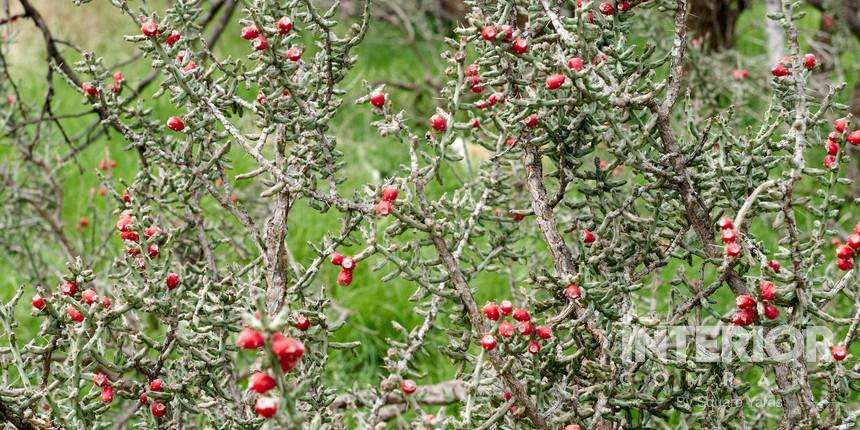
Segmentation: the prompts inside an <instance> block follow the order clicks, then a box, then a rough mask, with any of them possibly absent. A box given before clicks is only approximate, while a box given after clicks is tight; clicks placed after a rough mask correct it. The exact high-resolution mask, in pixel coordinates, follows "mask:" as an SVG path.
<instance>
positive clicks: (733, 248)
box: [726, 242, 741, 257]
mask: <svg viewBox="0 0 860 430" xmlns="http://www.w3.org/2000/svg"><path fill="white" fill-rule="evenodd" d="M740 254H741V246H740V245H738V244H737V243H734V242H732V243H730V244H728V245H726V255H728V256H729V257H737V256H738V255H740Z"/></svg>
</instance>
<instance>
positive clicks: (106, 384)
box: [93, 372, 113, 404]
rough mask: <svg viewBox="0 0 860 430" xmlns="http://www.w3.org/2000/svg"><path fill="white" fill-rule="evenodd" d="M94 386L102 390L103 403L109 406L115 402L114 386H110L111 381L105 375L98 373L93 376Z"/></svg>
mask: <svg viewBox="0 0 860 430" xmlns="http://www.w3.org/2000/svg"><path fill="white" fill-rule="evenodd" d="M93 385H95V386H96V387H99V388H101V390H102V393H101V396H100V398H101V401H102V403H105V404H109V403H110V402H112V401H113V386H111V384H110V379H109V378H108V376H107V375H105V374H104V373H101V372H99V373H96V374H95V375H93Z"/></svg>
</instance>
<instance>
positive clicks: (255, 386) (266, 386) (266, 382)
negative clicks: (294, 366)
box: [248, 372, 277, 394]
mask: <svg viewBox="0 0 860 430" xmlns="http://www.w3.org/2000/svg"><path fill="white" fill-rule="evenodd" d="M275 385H277V383H276V382H275V378H272V377H271V376H269V375H268V374H266V373H263V372H257V373H255V374H253V375H251V379H250V380H249V383H248V389H249V390H251V391H253V392H255V393H260V394H265V393H266V392H267V391H269V390H271V389H272V388H275Z"/></svg>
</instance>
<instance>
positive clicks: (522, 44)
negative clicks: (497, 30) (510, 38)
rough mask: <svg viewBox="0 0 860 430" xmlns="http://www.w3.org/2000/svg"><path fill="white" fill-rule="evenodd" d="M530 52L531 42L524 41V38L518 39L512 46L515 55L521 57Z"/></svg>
mask: <svg viewBox="0 0 860 430" xmlns="http://www.w3.org/2000/svg"><path fill="white" fill-rule="evenodd" d="M528 50H529V41H528V40H527V39H523V38H522V37H518V38H516V39H515V40H514V43H513V44H511V51H514V54H517V55H520V54H525V53H526V51H528Z"/></svg>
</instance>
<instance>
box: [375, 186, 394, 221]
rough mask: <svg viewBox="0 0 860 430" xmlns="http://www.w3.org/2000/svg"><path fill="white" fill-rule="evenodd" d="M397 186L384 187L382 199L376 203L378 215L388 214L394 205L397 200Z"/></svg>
mask: <svg viewBox="0 0 860 430" xmlns="http://www.w3.org/2000/svg"><path fill="white" fill-rule="evenodd" d="M397 194H398V191H397V188H394V187H385V188H383V189H382V195H381V199H380V200H379V203H377V204H376V215H379V216H388V215H390V214H391V210H392V209H393V206H394V201H395V200H397Z"/></svg>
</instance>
